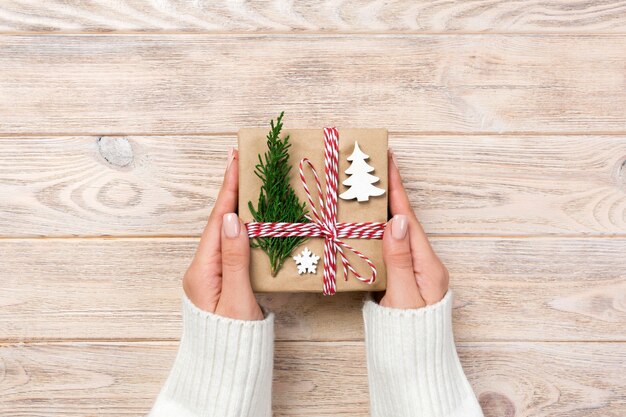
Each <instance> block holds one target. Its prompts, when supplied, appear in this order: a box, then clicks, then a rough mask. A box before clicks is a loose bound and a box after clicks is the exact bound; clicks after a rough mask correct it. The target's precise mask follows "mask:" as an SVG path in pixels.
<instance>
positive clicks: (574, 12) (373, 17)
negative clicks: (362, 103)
mask: <svg viewBox="0 0 626 417" xmlns="http://www.w3.org/2000/svg"><path fill="white" fill-rule="evenodd" d="M625 28H626V3H625V2H624V1H620V0H603V1H585V2H573V1H567V0H547V1H540V0H531V1H515V2H511V1H503V0H470V1H463V2H448V1H441V0H440V1H425V0H420V1H410V0H399V1H393V2H382V1H366V2H355V1H341V0H331V1H325V2H323V3H320V2H316V1H312V0H309V1H297V2H293V1H288V0H279V1H271V0H253V1H245V2H243V1H240V2H229V1H225V0H221V1H208V0H197V1H193V2H190V1H184V0H158V1H151V2H145V1H141V0H123V1H115V2H101V1H95V0H90V1H75V0H50V1H46V2H39V3H34V2H31V1H27V0H4V1H3V4H2V6H0V30H1V31H5V32H18V33H19V32H22V31H44V32H51V31H56V32H68V31H69V32H111V31H141V32H162V31H168V32H170V31H175V32H199V31H201V32H223V31H279V32H287V31H294V32H369V33H372V32H374V33H379V32H389V31H394V32H397V31H400V32H433V31H434V32H442V33H455V32H504V33H512V32H513V33H514V32H526V31H533V32H564V31H585V32H620V31H624V29H625Z"/></svg>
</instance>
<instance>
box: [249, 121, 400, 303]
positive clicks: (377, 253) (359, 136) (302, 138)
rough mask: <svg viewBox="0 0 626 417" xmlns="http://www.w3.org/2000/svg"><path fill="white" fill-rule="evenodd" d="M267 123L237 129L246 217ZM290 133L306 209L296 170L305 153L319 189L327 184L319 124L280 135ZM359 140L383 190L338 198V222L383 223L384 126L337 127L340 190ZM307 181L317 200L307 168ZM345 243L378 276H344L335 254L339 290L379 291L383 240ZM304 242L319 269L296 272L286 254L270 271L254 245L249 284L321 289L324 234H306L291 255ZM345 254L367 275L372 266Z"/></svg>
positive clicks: (255, 191)
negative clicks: (362, 196)
mask: <svg viewBox="0 0 626 417" xmlns="http://www.w3.org/2000/svg"><path fill="white" fill-rule="evenodd" d="M268 130H269V129H268V128H247V129H241V130H240V131H239V134H238V141H239V216H240V217H241V219H242V220H243V221H244V222H250V221H253V220H254V219H253V218H252V215H251V213H250V210H249V208H248V201H252V204H253V205H254V207H257V202H258V198H259V190H260V188H261V180H260V179H259V178H258V177H257V176H256V175H255V174H254V167H255V165H256V164H257V163H258V155H259V154H261V155H262V154H264V153H265V152H266V151H267V144H266V135H267V133H268ZM286 134H289V136H290V139H289V143H291V148H290V149H289V162H290V163H291V165H292V170H291V178H290V182H291V186H292V187H293V189H294V190H295V192H296V194H297V195H298V197H299V198H300V200H301V202H304V203H306V205H307V209H308V210H309V214H311V213H310V212H311V210H310V208H309V203H308V200H307V197H306V193H305V192H304V189H303V187H302V184H301V181H300V177H299V174H298V165H299V163H300V160H301V159H302V158H304V157H307V158H309V160H310V161H311V162H312V163H313V165H314V166H315V169H316V170H317V173H318V175H319V177H320V181H321V183H322V189H323V190H325V189H326V185H325V183H324V132H323V130H322V129H291V130H288V129H284V130H283V132H282V135H286ZM281 137H282V136H281ZM355 141H357V142H358V143H359V147H360V148H361V150H362V151H363V152H365V153H366V154H367V155H369V159H368V160H367V161H366V162H367V163H368V164H369V165H371V166H373V167H374V171H373V172H371V174H373V175H375V176H377V177H379V178H380V181H378V182H377V183H375V184H374V185H375V186H376V187H379V188H382V189H384V190H385V193H384V194H383V195H381V196H378V197H370V199H369V201H365V202H358V201H357V200H356V199H354V200H343V199H341V198H339V199H338V205H337V221H338V222H366V221H371V222H385V221H387V189H388V187H387V130H386V129H339V190H338V194H341V193H342V192H344V191H346V190H347V189H348V187H347V186H344V185H343V184H342V182H343V181H344V180H345V179H346V178H347V177H348V175H347V174H346V173H345V170H346V169H347V168H348V166H349V165H350V162H348V161H347V159H346V158H347V157H348V156H350V154H351V153H352V151H353V150H354V142H355ZM305 174H306V177H307V183H308V185H309V189H310V190H311V192H312V193H313V194H312V196H313V199H314V201H315V202H317V201H318V199H317V192H316V191H315V190H316V187H315V180H314V178H313V175H312V173H310V171H309V169H308V168H305ZM345 241H346V242H347V243H348V244H350V245H352V246H353V247H354V248H355V249H357V250H359V251H361V252H362V253H364V254H365V255H366V256H368V257H369V258H370V260H371V261H372V262H374V264H375V265H376V268H377V270H378V275H377V277H376V281H375V282H374V283H373V284H367V283H365V282H361V281H359V280H358V279H356V278H355V277H354V275H352V274H349V276H348V280H347V281H345V280H344V278H343V267H342V265H341V258H340V257H338V258H337V291H338V292H340V291H380V290H383V289H385V285H386V281H387V279H386V274H385V265H384V263H383V258H382V240H380V239H346V240H345ZM304 247H308V248H309V249H310V250H311V251H312V252H313V253H314V254H316V255H318V256H319V257H320V260H319V262H318V264H317V273H315V274H302V275H299V274H298V270H297V267H296V264H295V262H294V261H293V259H287V260H286V261H285V263H284V265H283V267H282V268H281V270H280V271H279V272H278V274H277V275H276V276H275V277H272V275H271V272H270V264H269V259H268V257H267V255H266V254H265V252H263V251H262V250H261V249H259V248H252V250H251V259H250V262H251V263H250V276H251V281H252V288H253V290H254V291H257V292H320V293H321V292H322V282H323V281H322V274H323V270H324V267H323V262H324V261H323V252H324V239H323V238H309V239H308V240H307V241H306V242H305V243H303V244H302V245H300V246H299V247H297V248H296V249H295V250H294V251H293V253H292V254H291V256H295V255H296V254H298V253H300V252H301V251H302V250H303V249H304ZM346 254H347V257H348V259H349V260H350V262H351V263H352V265H353V266H354V267H355V269H356V270H357V271H359V273H360V274H361V275H362V276H363V277H369V276H370V274H371V270H370V268H369V266H368V265H367V264H366V263H365V262H363V261H362V260H361V259H360V258H359V257H358V256H356V255H354V254H353V253H351V252H350V251H347V250H346Z"/></svg>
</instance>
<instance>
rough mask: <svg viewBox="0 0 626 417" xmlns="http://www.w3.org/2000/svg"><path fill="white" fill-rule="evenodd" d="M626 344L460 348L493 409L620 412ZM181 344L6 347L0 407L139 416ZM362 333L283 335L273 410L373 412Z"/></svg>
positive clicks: (588, 415) (588, 416)
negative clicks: (299, 338) (343, 339)
mask: <svg viewBox="0 0 626 417" xmlns="http://www.w3.org/2000/svg"><path fill="white" fill-rule="evenodd" d="M625 347H626V346H625V345H624V344H619V343H602V344H597V343H565V344H561V343H550V344H541V343H537V344H529V343H471V344H460V345H459V354H460V357H461V361H462V362H463V365H464V368H465V371H466V373H467V375H468V378H469V380H470V382H471V384H472V386H473V388H474V390H475V392H476V394H477V396H478V398H479V401H480V403H481V405H482V407H483V409H484V411H485V416H486V417H496V416H497V417H503V416H505V417H513V416H527V417H540V416H542V417H543V416H550V417H559V416H562V417H565V416H567V417H583V416H584V417H594V416H595V417H621V416H622V413H623V410H624V403H625V401H626V394H625V392H626V384H625V380H624V378H623V372H622V368H623V361H624V359H626V356H625V352H626V349H625ZM175 349H176V346H175V344H155V343H147V344H124V343H111V344H68V343H65V344H53V345H34V346H32V345H26V346H5V347H2V348H0V361H1V363H2V368H3V369H2V371H3V372H2V376H3V377H2V379H0V392H2V395H3V397H2V401H1V402H0V413H1V414H2V415H7V416H9V415H11V416H14V415H19V416H22V417H44V416H45V417H51V416H79V415H80V416H83V415H92V414H94V415H95V414H97V415H98V416H131V415H132V416H137V415H144V414H145V413H146V412H147V411H148V410H149V408H150V406H151V404H152V402H153V401H154V398H155V397H156V395H157V393H158V391H159V388H160V386H161V384H162V383H163V382H164V380H165V378H166V376H167V372H168V371H169V367H170V366H171V363H172V361H173V359H174V354H175ZM364 359H365V352H364V349H363V345H362V343H360V342H348V343H298V342H296V343H294V342H278V343H277V346H276V359H275V360H276V363H275V371H274V390H273V397H274V398H273V406H274V415H275V416H301V415H315V416H336V415H346V416H367V415H368V392H367V374H366V370H365V367H364Z"/></svg>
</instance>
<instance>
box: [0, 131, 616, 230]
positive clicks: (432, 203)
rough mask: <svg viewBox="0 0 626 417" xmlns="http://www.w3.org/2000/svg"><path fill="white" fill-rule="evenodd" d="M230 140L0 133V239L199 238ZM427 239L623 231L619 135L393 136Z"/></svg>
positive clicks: (224, 138)
mask: <svg viewBox="0 0 626 417" xmlns="http://www.w3.org/2000/svg"><path fill="white" fill-rule="evenodd" d="M231 146H236V139H235V138H234V136H228V135H225V136H188V137H102V138H98V137H51V138H49V137H41V138H39V137H33V138H25V137H22V138H15V137H5V138H2V137H0V155H2V158H0V206H1V207H2V210H1V211H0V236H4V237H34V236H53V237H54V236H56V237H59V236H105V235H113V236H193V235H199V233H200V232H201V230H202V228H203V227H204V223H205V221H206V218H207V216H208V214H209V212H210V209H211V206H212V204H213V202H214V198H215V196H216V195H217V190H218V188H219V186H220V184H221V181H222V175H223V171H224V168H225V163H226V162H225V159H226V155H227V149H228V148H229V147H231ZM390 146H391V147H392V148H394V149H395V151H396V156H397V160H398V163H399V165H400V169H401V171H402V174H403V176H404V181H405V185H406V187H407V190H408V192H409V196H410V199H411V202H412V203H413V206H414V207H415V208H416V211H417V213H418V216H419V217H420V220H421V221H422V223H423V224H424V227H425V229H426V230H427V232H428V233H430V234H431V235H440V234H445V235H466V234H474V235H548V234H556V235H575V234H582V233H584V234H593V235H615V234H621V235H623V234H624V231H626V136H593V137H587V136H581V137H578V136H574V137H567V136H565V137H563V136H560V137H550V136H537V137H535V136H505V137H499V136H471V137H467V136H419V135H401V134H400V135H399V134H395V135H393V134H392V135H391V137H390Z"/></svg>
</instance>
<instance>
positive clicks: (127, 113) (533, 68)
mask: <svg viewBox="0 0 626 417" xmlns="http://www.w3.org/2000/svg"><path fill="white" fill-rule="evenodd" d="M624 61H626V37H624V36H619V35H571V34H570V35H543V36H539V35H505V36H498V35H480V36H477V35H458V36H437V35H380V36H371V35H370V36H364V35H332V36H327V35H306V36H304V35H240V36H221V35H213V36H207V35H189V36H184V37H180V36H175V35H161V36H159V35H124V36H121V35H107V36H69V35H68V36H53V35H50V36H0V62H2V66H0V103H2V106H1V107H0V120H1V124H0V134H3V133H4V134H21V133H23V134H70V135H72V134H90V133H93V134H112V135H115V134H126V135H128V134H155V133H166V134H172V133H180V134H185V133H192V134H196V133H202V132H205V133H215V132H235V131H236V130H237V129H238V128H240V127H244V126H259V125H265V123H266V121H267V120H269V118H271V117H275V116H276V115H277V114H278V113H279V112H280V111H281V110H285V111H286V114H287V116H286V120H287V123H288V124H289V125H290V126H291V127H294V128H295V127H311V126H324V125H327V124H330V123H334V124H337V125H338V126H346V127H347V126H354V127H387V128H389V130H391V131H396V132H398V131H400V132H415V131H417V132H490V133H503V132H551V133H556V132H569V133H576V132H580V133H585V132H595V133H599V132H604V133H620V132H625V131H626V114H625V113H624V108H626V89H625V88H624V74H623V65H622V64H623V62H624ZM582 80H584V82H582Z"/></svg>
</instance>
